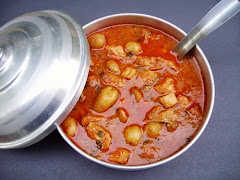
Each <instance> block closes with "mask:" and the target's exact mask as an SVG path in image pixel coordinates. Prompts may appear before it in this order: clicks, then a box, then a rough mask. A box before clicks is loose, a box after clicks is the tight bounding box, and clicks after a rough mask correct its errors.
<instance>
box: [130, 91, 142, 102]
mask: <svg viewBox="0 0 240 180" xmlns="http://www.w3.org/2000/svg"><path fill="white" fill-rule="evenodd" d="M129 91H130V94H134V96H135V99H136V101H137V102H138V103H139V102H140V100H141V99H142V98H143V93H142V91H141V90H140V89H139V88H137V87H132V88H131V89H130V90H129Z"/></svg>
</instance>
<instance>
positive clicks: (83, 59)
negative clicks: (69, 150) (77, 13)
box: [0, 11, 89, 149]
mask: <svg viewBox="0 0 240 180" xmlns="http://www.w3.org/2000/svg"><path fill="white" fill-rule="evenodd" d="M88 70H89V48H88V44H87V40H86V37H85V34H84V32H83V30H82V28H81V26H80V25H79V23H78V22H77V21H76V20H74V19H73V18H72V17H70V16H69V15H66V14H64V13H62V12H58V11H40V12H33V13H29V14H26V15H23V16H20V17H18V18H16V19H14V20H12V21H10V22H9V23H7V24H6V25H4V26H3V27H2V28H0V148H3V149H4V148H5V149H6V148H18V147H24V146H28V145H31V144H33V143H35V142H37V141H39V140H40V139H42V138H43V137H45V136H46V135H48V134H49V133H50V132H51V131H52V130H53V129H55V126H54V123H56V122H58V123H60V122H61V121H63V119H64V118H65V117H66V116H67V114H68V113H69V112H70V111H71V109H72V108H73V107H74V105H75V103H76V102H77V100H78V98H79V96H80V94H81V92H82V90H83V88H84V86H85V82H86V79H87V75H88Z"/></svg>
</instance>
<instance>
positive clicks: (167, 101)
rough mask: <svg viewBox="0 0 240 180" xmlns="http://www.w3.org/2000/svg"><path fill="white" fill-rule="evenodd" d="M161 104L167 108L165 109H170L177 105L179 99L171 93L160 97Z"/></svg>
mask: <svg viewBox="0 0 240 180" xmlns="http://www.w3.org/2000/svg"><path fill="white" fill-rule="evenodd" d="M159 102H160V103H161V104H162V105H163V106H164V107H165V108H170V107H172V106H174V105H175V104H177V98H176V96H175V94H173V93H171V94H168V95H166V96H163V97H160V98H159Z"/></svg>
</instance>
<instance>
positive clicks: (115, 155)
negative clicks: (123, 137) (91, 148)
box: [108, 148, 131, 165]
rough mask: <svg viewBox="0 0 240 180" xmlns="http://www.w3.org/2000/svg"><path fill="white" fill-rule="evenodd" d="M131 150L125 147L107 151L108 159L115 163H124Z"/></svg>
mask: <svg viewBox="0 0 240 180" xmlns="http://www.w3.org/2000/svg"><path fill="white" fill-rule="evenodd" d="M130 154H131V152H130V151H129V150H127V149H125V148H118V149H117V150H116V151H114V152H111V153H109V158H108V160H109V161H111V162H114V163H117V164H122V165H123V164H126V163H127V162H128V159H129V157H130Z"/></svg>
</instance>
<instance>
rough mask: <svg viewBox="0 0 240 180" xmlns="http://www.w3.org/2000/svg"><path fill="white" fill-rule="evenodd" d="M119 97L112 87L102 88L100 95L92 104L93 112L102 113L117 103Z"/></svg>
mask: <svg viewBox="0 0 240 180" xmlns="http://www.w3.org/2000/svg"><path fill="white" fill-rule="evenodd" d="M118 96H119V92H118V90H117V89H116V88H115V87H113V86H106V87H104V88H103V89H102V90H101V91H100V93H99V94H98V96H97V98H96V100H95V103H94V107H93V109H94V111H96V112H104V111H106V110H108V109H109V108H110V107H111V106H112V105H113V104H115V102H116V101H117V99H118Z"/></svg>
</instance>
